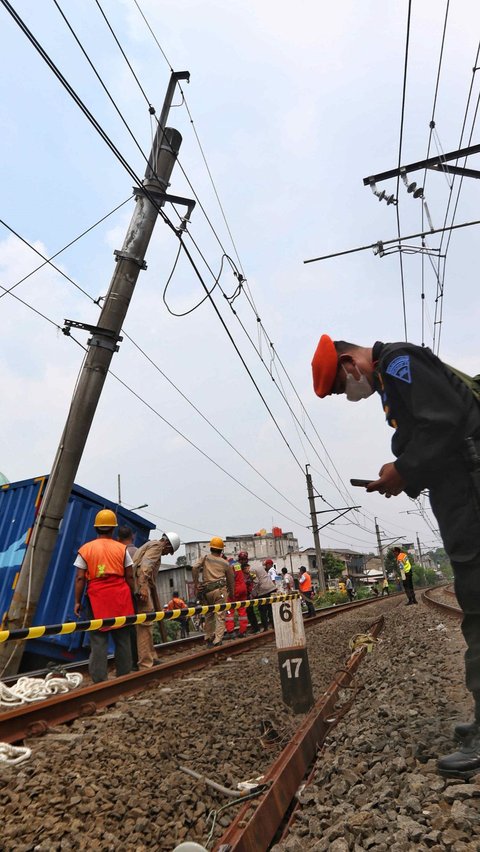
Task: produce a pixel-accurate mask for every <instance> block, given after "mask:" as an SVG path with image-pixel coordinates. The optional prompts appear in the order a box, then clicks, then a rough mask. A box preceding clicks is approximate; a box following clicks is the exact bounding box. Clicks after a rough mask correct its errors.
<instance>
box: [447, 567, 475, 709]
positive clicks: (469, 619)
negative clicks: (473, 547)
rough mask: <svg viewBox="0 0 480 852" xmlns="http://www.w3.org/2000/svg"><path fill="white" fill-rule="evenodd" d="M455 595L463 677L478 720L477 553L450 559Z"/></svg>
mask: <svg viewBox="0 0 480 852" xmlns="http://www.w3.org/2000/svg"><path fill="white" fill-rule="evenodd" d="M452 565H453V571H454V577H455V594H456V596H457V600H458V603H459V604H460V607H461V608H462V610H463V621H462V633H463V636H464V638H465V642H466V643H467V650H466V651H465V679H466V684H467V689H468V690H470V692H471V693H472V694H473V698H474V700H475V718H476V720H477V721H478V722H480V554H479V555H478V556H476V557H475V559H472V560H471V561H470V562H452Z"/></svg>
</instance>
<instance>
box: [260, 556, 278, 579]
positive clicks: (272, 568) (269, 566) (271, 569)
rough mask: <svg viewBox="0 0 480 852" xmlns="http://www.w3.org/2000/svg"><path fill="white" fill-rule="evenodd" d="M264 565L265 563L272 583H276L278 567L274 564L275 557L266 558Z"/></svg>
mask: <svg viewBox="0 0 480 852" xmlns="http://www.w3.org/2000/svg"><path fill="white" fill-rule="evenodd" d="M263 565H264V568H265V571H266V572H267V574H268V576H269V577H270V579H271V581H272V583H276V582H277V569H276V568H275V566H274V564H273V559H265V562H264V563H263Z"/></svg>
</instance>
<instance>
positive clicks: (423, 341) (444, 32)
mask: <svg viewBox="0 0 480 852" xmlns="http://www.w3.org/2000/svg"><path fill="white" fill-rule="evenodd" d="M449 9H450V0H447V2H446V4H445V18H444V22H443V32H442V41H441V45H440V56H439V60H438V69H437V77H436V82H435V93H434V96H433V106H432V114H431V118H430V124H429V127H430V133H429V136H428V144H427V153H426V155H425V159H428V158H429V156H430V148H431V143H432V136H433V130H434V128H435V110H436V106H437V98H438V89H439V85H440V74H441V70H442V61H443V51H444V47H445V35H446V32H447V22H448V13H449ZM427 177H428V169H425V170H424V173H423V183H422V186H423V187H424V188H425V187H426V185H427ZM424 217H425V209H424V206H423V204H422V228H423V227H424ZM422 245H423V246H425V239H424V240H423V241H422ZM421 315H422V317H421V328H422V346H425V254H424V252H422V255H421Z"/></svg>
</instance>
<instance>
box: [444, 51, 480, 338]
mask: <svg viewBox="0 0 480 852" xmlns="http://www.w3.org/2000/svg"><path fill="white" fill-rule="evenodd" d="M479 54H480V43H479V45H478V47H477V53H476V57H475V61H474V67H473V71H472V79H471V82H470V89H469V93H468V96H467V105H466V108H465V115H464V119H463V124H462V130H461V133H460V142H459V147H461V145H462V140H463V134H464V132H465V127H466V123H467V117H468V111H469V107H470V101H471V96H472V91H473V84H474V81H475V74H476V72H477V70H478V68H477V63H478V57H479ZM479 103H480V93H479V95H478V98H477V104H476V107H475V111H474V116H473V120H472V126H471V130H470V135H469V144H470V143H471V140H472V136H473V131H474V128H475V122H476V117H477V113H478V108H479ZM466 161H467V158H465V161H464V165H465V163H466ZM457 163H458V160H457ZM455 179H456V175H454V177H453V181H452V184H451V188H450V195H449V199H448V204H447V209H446V212H445V218H444V224H446V222H447V220H448V213H449V209H450V204H451V201H452V195H453V189H454V186H455ZM462 186H463V176H462V177H461V179H460V181H459V187H458V191H457V196H456V200H455V206H454V210H453V214H452V218H451V220H450V221H451V225H453V223H454V221H455V216H456V213H457V208H458V203H459V200H460V193H461V190H462ZM452 230H453V228H452ZM452 230H450V231H449V232H448V237H447V246H446V248H445V252H444V256H445V260H444V263H443V275H442V282H441V283H440V282H438V281H437V298H436V301H435V319H434V333H435V331H436V328H437V325H438V329H439V331H438V342H437V350H436V354H437V355H438V353H439V351H440V337H441V328H442V322H443V290H444V285H445V272H446V261H447V254H448V249H449V247H450V241H451V238H452ZM443 240H444V236H443V234H442V237H441V239H440V251H441V249H442V246H443ZM439 302H440V308H438V303H439ZM438 315H439V316H440V319H438V320H437V316H438ZM433 350H434V351H435V338H434V341H433Z"/></svg>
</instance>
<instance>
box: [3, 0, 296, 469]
mask: <svg viewBox="0 0 480 852" xmlns="http://www.w3.org/2000/svg"><path fill="white" fill-rule="evenodd" d="M0 2H1V3H2V5H3V6H4V7H5V8H6V9H7V11H8V12H9V13H10V14H11V16H12V17H13V19H14V21H15V23H17V25H18V26H19V27H20V29H21V30H22V32H24V34H25V35H26V36H27V38H28V40H29V41H30V42H31V44H32V45H33V46H34V47H35V49H36V50H37V52H38V53H39V54H40V55H41V57H42V59H44V61H45V62H46V64H47V65H48V67H49V68H50V70H51V71H52V72H53V73H54V74H55V76H56V77H57V79H58V80H59V82H61V83H62V85H63V86H64V88H65V89H66V90H67V92H68V93H69V94H70V96H71V97H72V98H73V100H74V101H75V103H76V104H77V105H78V106H79V108H80V109H81V110H82V112H83V113H84V115H85V116H86V117H87V118H88V120H89V121H90V123H91V124H92V125H93V127H94V128H95V129H96V130H97V132H98V133H99V135H100V136H101V138H102V139H103V140H104V141H105V142H106V144H107V145H108V147H109V148H110V150H111V151H112V153H114V154H115V156H116V157H117V159H118V160H119V161H120V162H121V163H122V165H123V166H124V168H125V169H126V171H127V172H128V174H129V175H131V176H132V177H133V178H134V180H135V182H136V183H137V184H138V185H139V186H142V181H141V180H140V178H139V177H138V176H137V175H136V173H135V171H134V170H133V169H132V167H131V166H130V165H129V164H128V162H127V161H126V160H125V158H124V157H123V155H122V154H121V153H120V151H119V150H118V148H117V147H116V146H115V145H114V143H113V142H112V140H111V139H110V137H109V136H108V134H107V133H106V132H105V131H104V130H103V128H102V127H101V125H100V124H99V122H98V121H97V120H96V119H95V117H94V116H93V114H92V113H91V112H90V110H89V109H88V108H87V107H86V105H85V104H84V102H83V101H82V99H81V98H80V97H79V95H78V94H77V93H76V92H75V90H74V89H73V88H72V86H71V85H70V84H69V83H68V81H67V80H66V79H65V77H64V76H63V74H62V73H61V72H60V70H59V69H58V68H57V66H56V65H55V63H54V62H53V60H52V59H51V58H50V56H49V55H48V54H47V53H46V51H45V50H44V48H43V47H42V46H41V44H40V43H39V42H38V40H37V39H36V38H35V36H34V35H33V33H32V32H31V31H30V30H29V28H28V27H27V26H26V24H25V22H24V21H23V20H22V19H21V17H20V16H19V15H18V14H17V13H16V11H15V9H13V7H12V6H11V4H10V3H9V2H8V0H0ZM142 190H143V192H144V193H145V195H146V196H147V198H149V200H150V201H151V203H152V204H153V205H154V206H155V208H156V209H157V211H158V213H159V215H160V216H161V217H162V219H163V220H164V222H165V223H166V224H168V226H169V227H170V228H171V230H172V231H173V232H174V233H175V234H176V235H177V237H178V239H179V240H180V242H181V244H182V247H183V250H184V251H185V253H186V255H187V257H188V259H189V261H190V264H191V266H192V269H193V270H194V272H195V274H196V276H197V278H198V279H199V281H200V283H201V284H202V286H203V288H204V290H205V292H206V293H208V288H207V286H206V284H205V282H204V281H203V278H202V276H201V274H200V271H199V269H198V267H197V266H196V264H195V261H194V259H193V257H192V255H191V253H190V252H189V250H188V248H187V247H186V245H185V243H184V242H183V239H182V236H181V234H179V233H178V232H177V231H176V229H175V227H174V225H173V223H172V222H171V221H170V220H169V219H168V217H167V216H166V214H165V213H164V212H163V210H162V209H161V208H160V207H159V205H158V204H157V203H156V202H155V199H154V198H153V197H152V196H151V193H149V192H148V190H147V189H145V187H143V186H142ZM208 298H209V299H210V302H211V304H212V306H213V308H214V311H215V312H216V314H217V317H218V319H219V320H220V322H221V324H222V326H223V328H224V330H225V332H226V334H227V336H228V337H229V339H230V342H231V343H232V345H233V347H234V349H235V351H236V352H237V355H238V357H239V358H240V360H241V362H242V364H243V366H244V368H245V370H246V371H247V373H248V375H249V377H250V380H251V381H252V383H253V385H254V387H255V388H256V390H257V393H258V394H259V396H260V398H261V400H262V402H263V404H264V406H265V407H266V409H267V411H268V413H269V414H270V417H271V418H272V420H273V422H274V424H275V426H276V428H277V430H278V431H279V433H280V435H281V437H282V439H283V441H284V442H285V444H286V446H287V447H288V450H289V452H290V453H291V455H292V456H293V458H294V460H295V462H296V463H297V465H298V467H299V468H300V470H301V471H302V474H303V468H302V465H301V463H300V462H299V460H298V458H297V456H296V455H295V453H294V451H293V449H292V448H291V446H290V444H289V442H288V440H287V438H286V437H285V435H284V433H283V431H282V429H281V428H280V425H279V424H278V422H277V420H276V418H275V416H274V414H273V412H272V411H271V409H270V407H269V405H268V403H267V401H266V399H265V397H264V395H263V394H262V392H261V390H260V388H259V386H258V384H257V382H256V381H255V379H254V377H253V375H252V372H251V370H250V369H249V367H248V365H247V363H246V361H245V359H244V358H243V356H242V354H241V352H240V350H239V348H238V346H237V345H236V343H235V341H234V339H233V337H232V335H231V333H230V331H229V330H228V327H227V325H226V323H225V321H224V319H223V317H222V315H221V313H220V311H219V310H218V307H217V305H216V304H215V302H214V301H213V299H212V296H211V295H210V296H209V297H208Z"/></svg>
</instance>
